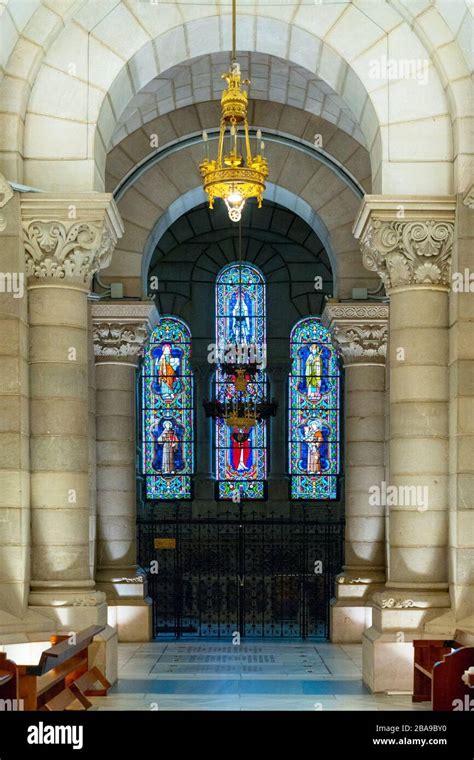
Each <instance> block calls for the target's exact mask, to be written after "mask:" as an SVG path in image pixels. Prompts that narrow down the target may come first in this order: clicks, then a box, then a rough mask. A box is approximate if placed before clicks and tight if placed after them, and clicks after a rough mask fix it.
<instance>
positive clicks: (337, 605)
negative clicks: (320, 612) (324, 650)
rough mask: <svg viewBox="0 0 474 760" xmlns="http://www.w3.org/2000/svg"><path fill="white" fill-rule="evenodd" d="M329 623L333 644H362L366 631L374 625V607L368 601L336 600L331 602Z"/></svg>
mask: <svg viewBox="0 0 474 760" xmlns="http://www.w3.org/2000/svg"><path fill="white" fill-rule="evenodd" d="M329 625H330V627H329V631H330V640H331V642H332V643H333V644H360V643H361V641H362V635H363V633H364V631H366V630H367V628H370V626H371V625H372V607H371V606H370V604H367V603H366V602H361V603H359V604H357V603H354V604H349V603H348V602H344V601H343V600H336V601H334V602H333V603H332V604H331V609H330V624H329Z"/></svg>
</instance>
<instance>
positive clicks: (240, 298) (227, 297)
mask: <svg viewBox="0 0 474 760" xmlns="http://www.w3.org/2000/svg"><path fill="white" fill-rule="evenodd" d="M265 330H266V325H265V281H264V279H263V275H262V274H261V272H260V271H259V270H258V269H257V268H256V267H254V266H252V265H250V264H230V265H229V266H227V267H225V268H224V269H223V270H222V271H221V272H220V274H219V276H218V278H217V282H216V343H217V346H218V347H219V348H220V350H221V351H224V352H225V351H226V350H227V347H229V346H233V347H238V349H240V348H242V355H243V353H244V352H248V355H251V354H252V353H253V354H254V356H255V355H258V356H260V357H261V356H264V355H265V350H266V334H265ZM266 383H267V377H266V372H265V371H264V370H263V369H259V370H258V371H257V373H256V374H255V376H254V377H253V378H252V380H251V382H249V383H248V384H247V387H246V390H245V391H244V392H242V391H236V389H235V387H234V384H233V382H232V380H229V378H228V376H226V375H224V374H223V372H222V371H221V369H217V372H216V398H217V399H218V400H219V401H221V402H223V403H225V402H228V403H231V402H232V401H234V400H235V401H243V402H248V403H249V404H253V403H257V402H259V401H261V400H263V398H264V396H265V393H266ZM242 433H244V434H245V435H244V436H242V435H241V434H242ZM246 434H248V438H246V440H239V438H245V437H246ZM216 474H217V481H218V497H219V498H220V499H234V500H235V498H236V495H238V496H240V497H241V498H245V499H263V498H264V495H265V489H264V486H265V484H264V481H265V478H266V476H267V462H266V423H265V421H260V422H258V423H257V424H256V425H255V426H254V427H251V428H249V430H245V431H241V430H239V429H238V428H232V427H230V426H228V425H227V424H226V423H225V422H224V420H222V419H217V420H216Z"/></svg>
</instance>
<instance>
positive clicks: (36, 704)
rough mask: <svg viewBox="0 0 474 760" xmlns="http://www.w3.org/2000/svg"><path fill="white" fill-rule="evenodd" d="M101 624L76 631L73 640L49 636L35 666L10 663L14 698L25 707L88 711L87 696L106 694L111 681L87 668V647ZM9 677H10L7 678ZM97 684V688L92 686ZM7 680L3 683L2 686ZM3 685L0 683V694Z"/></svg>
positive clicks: (1, 666) (2, 666)
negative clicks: (48, 646)
mask: <svg viewBox="0 0 474 760" xmlns="http://www.w3.org/2000/svg"><path fill="white" fill-rule="evenodd" d="M104 627H105V626H100V625H92V626H90V627H89V628H86V629H85V630H84V631H80V632H79V633H77V635H76V638H75V643H74V644H71V643H70V637H69V636H59V635H56V636H52V637H51V639H50V641H51V643H52V644H53V646H52V647H50V648H49V649H46V650H45V651H44V652H43V653H42V654H41V658H40V661H39V663H38V664H37V665H15V664H14V663H10V670H9V672H12V669H11V665H12V664H13V665H14V670H15V673H14V681H15V684H16V686H15V692H16V698H17V699H21V700H23V705H24V709H25V710H68V709H69V710H71V709H72V710H73V709H82V710H88V709H89V708H90V707H91V706H92V703H91V702H90V701H89V700H88V699H87V696H106V695H107V690H108V689H109V688H110V686H111V684H110V683H109V681H107V679H106V678H105V677H104V676H103V675H102V673H101V672H100V671H99V670H98V669H97V668H95V667H93V668H89V656H88V647H89V644H90V643H91V641H92V639H93V638H94V636H96V635H97V634H98V633H100V632H101V631H103V630H104ZM7 662H9V661H7V660H6V656H5V657H4V658H3V660H2V659H0V671H2V670H3V669H6V663H7ZM9 680H13V679H9ZM97 683H99V684H100V688H94V686H95V684H97ZM7 685H8V681H6V682H5V686H7ZM3 688H4V687H2V686H1V683H0V697H1V696H2V691H3Z"/></svg>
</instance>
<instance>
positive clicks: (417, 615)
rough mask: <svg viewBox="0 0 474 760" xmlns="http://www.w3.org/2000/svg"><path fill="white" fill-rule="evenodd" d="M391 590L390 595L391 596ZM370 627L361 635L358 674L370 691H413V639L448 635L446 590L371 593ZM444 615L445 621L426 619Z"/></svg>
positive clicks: (386, 590)
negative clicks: (359, 672) (434, 624)
mask: <svg viewBox="0 0 474 760" xmlns="http://www.w3.org/2000/svg"><path fill="white" fill-rule="evenodd" d="M392 594H393V596H392ZM372 602H373V611H372V627H371V628H369V629H368V630H367V631H365V632H364V634H363V637H362V677H363V680H364V683H365V684H366V686H368V688H369V689H370V690H371V691H372V692H386V691H403V692H408V693H412V692H413V654H414V652H413V640H414V639H440V640H444V639H449V638H452V636H453V633H454V628H453V626H452V625H451V624H450V623H449V621H450V620H451V617H450V616H449V615H448V614H447V613H448V612H449V604H450V601H449V594H448V592H447V591H441V590H429V589H426V590H421V589H419V588H418V589H403V590H402V589H395V588H389V587H386V589H385V591H383V592H379V593H376V594H375V595H374V597H373V600H372ZM440 619H444V621H445V623H443V624H441V625H436V626H435V627H434V628H435V630H428V629H429V628H433V626H432V625H430V623H433V622H434V621H435V620H440Z"/></svg>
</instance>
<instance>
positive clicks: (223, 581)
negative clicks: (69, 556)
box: [138, 513, 343, 638]
mask: <svg viewBox="0 0 474 760" xmlns="http://www.w3.org/2000/svg"><path fill="white" fill-rule="evenodd" d="M342 545H343V521H317V520H310V519H301V520H297V521H296V520H293V519H282V518H273V517H272V516H266V517H265V518H264V519H263V518H262V517H261V516H260V517H256V516H254V515H252V514H248V513H245V515H244V516H241V517H240V518H239V517H235V518H225V519H220V518H219V519H216V518H212V517H196V518H191V519H189V518H188V519H179V517H178V518H177V519H174V518H169V519H159V520H155V521H146V520H140V521H139V523H138V549H139V562H140V564H141V566H142V567H144V568H145V569H146V571H147V576H148V594H149V596H150V597H151V598H152V600H153V627H154V635H155V636H160V635H163V634H172V635H174V636H176V637H181V636H186V635H194V636H201V637H225V638H231V637H232V636H233V635H235V632H239V633H240V635H241V636H258V637H285V638H286V637H290V638H327V637H328V633H329V602H330V598H331V596H332V595H333V591H334V577H335V575H336V574H337V573H338V572H340V570H341V566H342Z"/></svg>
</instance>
